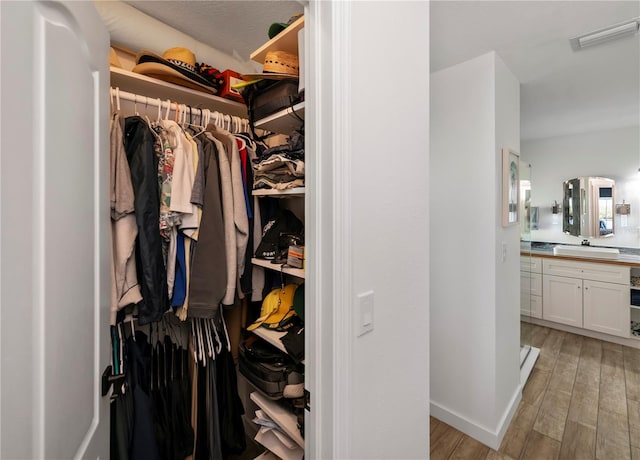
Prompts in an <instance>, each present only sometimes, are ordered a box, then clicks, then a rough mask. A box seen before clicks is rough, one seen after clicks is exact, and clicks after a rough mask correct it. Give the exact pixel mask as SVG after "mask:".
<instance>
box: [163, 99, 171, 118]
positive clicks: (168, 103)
mask: <svg viewBox="0 0 640 460" xmlns="http://www.w3.org/2000/svg"><path fill="white" fill-rule="evenodd" d="M170 111H171V100H170V99H167V112H166V113H165V114H164V119H165V120H168V119H169V112H170Z"/></svg>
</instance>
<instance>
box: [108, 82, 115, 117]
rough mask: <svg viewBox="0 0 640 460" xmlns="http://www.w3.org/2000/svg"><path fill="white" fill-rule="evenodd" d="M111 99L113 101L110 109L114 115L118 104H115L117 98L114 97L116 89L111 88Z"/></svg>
mask: <svg viewBox="0 0 640 460" xmlns="http://www.w3.org/2000/svg"><path fill="white" fill-rule="evenodd" d="M109 98H110V100H111V104H110V106H109V107H110V109H111V114H114V113H115V111H116V103H115V97H114V89H113V88H112V87H110V88H109Z"/></svg>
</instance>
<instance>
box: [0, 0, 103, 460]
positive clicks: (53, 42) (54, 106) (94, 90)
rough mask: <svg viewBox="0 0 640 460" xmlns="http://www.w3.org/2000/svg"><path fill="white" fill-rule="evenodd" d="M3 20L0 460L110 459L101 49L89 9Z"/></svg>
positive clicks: (20, 8) (26, 11)
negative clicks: (103, 382)
mask: <svg viewBox="0 0 640 460" xmlns="http://www.w3.org/2000/svg"><path fill="white" fill-rule="evenodd" d="M1 7H2V12H1V20H2V41H1V43H2V99H1V100H2V114H3V117H2V157H1V174H2V195H1V198H2V224H3V225H2V235H1V242H2V246H1V252H0V254H1V261H2V270H1V273H2V304H1V308H2V310H1V313H2V362H3V369H2V409H3V410H2V431H1V432H0V435H1V440H2V444H1V446H0V448H1V451H0V456H2V458H5V457H6V458H107V457H108V409H109V407H108V401H107V400H106V399H103V398H102V397H101V395H100V386H99V383H100V375H101V372H102V369H103V368H104V367H106V365H107V362H108V359H109V349H108V348H109V347H108V346H109V341H108V324H109V322H108V292H109V291H108V283H109V274H108V261H109V255H108V250H107V244H108V240H107V238H108V233H107V232H108V220H107V219H108V197H107V187H108V185H107V183H106V180H107V178H108V166H109V164H108V138H107V128H108V113H109V110H108V106H107V103H108V84H109V83H108V81H109V80H108V79H109V74H108V67H107V62H108V61H107V54H108V41H109V39H108V35H107V33H106V30H105V28H104V25H103V24H102V21H101V20H100V18H99V16H98V14H97V12H96V11H95V7H94V6H93V4H92V3H91V2H78V3H69V4H61V3H39V2H35V3H31V2H24V3H22V2H15V3H13V2H11V3H8V2H2V5H1ZM18 44H20V45H21V46H16V45H18ZM8 114H11V115H10V116H7V115H8ZM5 223H6V224H8V225H5ZM17 309H19V310H20V314H19V315H16V317H15V321H14V317H13V312H14V311H15V310H17ZM11 345H15V346H16V347H11ZM17 346H20V347H22V346H24V350H19V351H18V347H17ZM7 347H11V348H7ZM16 352H17V353H18V356H12V355H13V354H14V353H16ZM7 357H8V358H9V361H8V362H9V363H10V364H9V366H6V363H7V362H5V358H7ZM8 387H9V388H11V390H10V391H8V390H7V388H8ZM14 398H15V403H14V402H13V401H12V400H13V399H14ZM7 405H8V406H9V408H10V410H8V411H7V410H6V409H7ZM14 411H20V412H14ZM16 417H17V418H18V419H20V418H21V417H24V419H22V420H20V422H21V423H19V424H18V427H14V426H12V425H13V423H12V422H13V421H14V420H15V418H16Z"/></svg>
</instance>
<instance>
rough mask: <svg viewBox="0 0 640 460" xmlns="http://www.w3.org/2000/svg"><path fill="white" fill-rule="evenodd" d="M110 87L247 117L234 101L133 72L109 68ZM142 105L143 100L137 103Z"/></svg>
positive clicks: (244, 111) (243, 109) (245, 111)
mask: <svg viewBox="0 0 640 460" xmlns="http://www.w3.org/2000/svg"><path fill="white" fill-rule="evenodd" d="M111 86H112V87H114V88H116V87H117V88H120V89H121V90H122V91H128V92H130V93H134V94H138V95H140V96H146V97H148V98H149V99H158V98H159V99H162V100H163V101H166V100H167V99H170V100H171V101H175V102H178V103H180V104H186V105H190V106H192V107H201V108H203V109H209V110H217V111H218V112H222V113H224V114H227V115H235V116H238V117H244V118H246V117H247V107H246V106H245V105H244V104H241V103H239V102H236V101H232V100H229V99H224V98H222V97H218V96H214V95H212V94H207V93H204V92H202V91H196V90H194V89H191V88H185V87H183V86H179V85H174V84H173V83H168V82H165V81H162V80H157V79H155V78H151V77H147V76H146V75H141V74H138V73H135V72H129V71H127V70H123V69H119V68H117V67H111ZM138 103H139V104H140V105H144V100H141V101H140V102H138Z"/></svg>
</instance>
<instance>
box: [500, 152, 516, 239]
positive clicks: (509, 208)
mask: <svg viewBox="0 0 640 460" xmlns="http://www.w3.org/2000/svg"><path fill="white" fill-rule="evenodd" d="M519 203H520V154H519V153H518V152H516V151H514V150H511V149H509V148H503V149H502V226H503V227H509V226H511V225H516V224H517V223H518V222H520V209H519Z"/></svg>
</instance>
